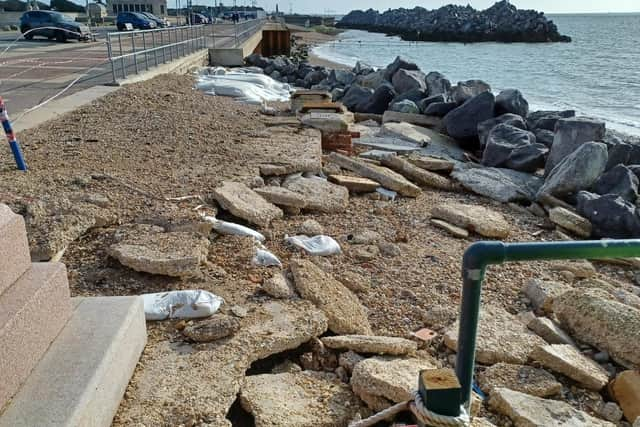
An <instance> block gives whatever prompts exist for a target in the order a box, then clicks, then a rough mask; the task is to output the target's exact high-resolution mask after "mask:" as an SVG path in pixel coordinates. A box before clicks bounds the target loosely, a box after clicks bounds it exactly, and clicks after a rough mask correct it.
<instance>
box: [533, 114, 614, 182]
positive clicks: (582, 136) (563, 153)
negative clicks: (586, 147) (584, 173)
mask: <svg viewBox="0 0 640 427" xmlns="http://www.w3.org/2000/svg"><path fill="white" fill-rule="evenodd" d="M604 134H605V125H604V122H601V121H598V120H593V119H589V118H586V117H575V118H570V119H560V120H559V121H558V124H557V125H556V129H555V136H554V138H553V145H552V146H551V152H550V153H549V158H548V159H547V165H546V167H545V172H546V174H547V175H548V174H549V173H550V172H551V171H552V170H553V168H554V167H556V165H557V164H558V163H560V162H561V161H562V160H563V159H564V158H565V157H567V156H568V155H569V154H571V153H573V152H574V151H575V150H576V149H578V148H579V147H580V146H581V145H582V144H584V143H585V142H590V141H602V140H603V139H604ZM605 147H606V146H605ZM605 166H606V163H605ZM601 173H602V172H601Z"/></svg>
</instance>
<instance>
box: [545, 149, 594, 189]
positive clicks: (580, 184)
mask: <svg viewBox="0 0 640 427" xmlns="http://www.w3.org/2000/svg"><path fill="white" fill-rule="evenodd" d="M553 147H555V142H554V145H553ZM553 147H552V148H551V152H552V153H553ZM548 163H549V160H547V164H548ZM606 166H607V146H606V145H604V144H603V143H600V142H587V143H584V144H582V145H581V146H580V147H579V148H578V149H577V150H575V151H574V152H572V153H571V154H569V155H568V156H567V157H565V158H564V159H563V160H562V161H561V162H560V163H558V165H557V166H556V167H554V168H553V170H551V171H550V173H549V175H548V176H547V179H546V180H545V183H544V185H543V186H542V188H540V191H539V195H543V194H549V195H552V196H555V197H559V198H565V197H568V196H572V195H576V194H578V192H579V191H582V190H587V189H589V188H591V186H592V185H593V184H594V183H595V182H596V180H597V179H598V178H599V177H600V175H602V173H603V172H604V169H605V167H606Z"/></svg>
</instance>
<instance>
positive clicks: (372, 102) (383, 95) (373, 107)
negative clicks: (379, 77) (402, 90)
mask: <svg viewBox="0 0 640 427" xmlns="http://www.w3.org/2000/svg"><path fill="white" fill-rule="evenodd" d="M395 96H396V93H395V91H394V90H393V87H392V86H391V85H390V84H381V85H380V86H378V87H377V88H376V90H375V91H374V92H373V94H372V95H371V97H370V98H369V99H368V100H367V101H366V102H365V103H361V104H358V105H357V106H356V111H357V112H359V113H369V114H383V113H384V112H385V111H386V110H387V108H389V103H390V102H391V101H392V100H393V99H394V98H395Z"/></svg>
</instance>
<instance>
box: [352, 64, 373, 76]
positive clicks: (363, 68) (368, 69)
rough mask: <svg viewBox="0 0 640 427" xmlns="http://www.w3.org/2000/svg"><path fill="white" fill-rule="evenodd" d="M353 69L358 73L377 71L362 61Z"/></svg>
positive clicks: (364, 73)
mask: <svg viewBox="0 0 640 427" xmlns="http://www.w3.org/2000/svg"><path fill="white" fill-rule="evenodd" d="M351 71H353V73H354V74H357V75H367V74H371V73H373V72H375V70H374V69H373V68H372V67H371V66H369V65H367V64H365V63H363V62H361V61H358V62H356V65H355V66H354V67H353V69H352V70H351Z"/></svg>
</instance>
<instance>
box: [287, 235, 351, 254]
mask: <svg viewBox="0 0 640 427" xmlns="http://www.w3.org/2000/svg"><path fill="white" fill-rule="evenodd" d="M284 241H285V242H286V243H289V244H290V245H293V246H295V247H298V248H300V249H303V250H304V251H305V252H307V253H308V254H309V255H313V256H329V255H337V254H339V253H341V252H342V251H341V250H340V245H339V244H338V242H336V241H335V240H334V239H333V238H331V237H329V236H325V235H318V236H313V237H308V236H305V235H300V236H291V237H285V239H284Z"/></svg>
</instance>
